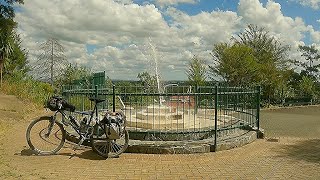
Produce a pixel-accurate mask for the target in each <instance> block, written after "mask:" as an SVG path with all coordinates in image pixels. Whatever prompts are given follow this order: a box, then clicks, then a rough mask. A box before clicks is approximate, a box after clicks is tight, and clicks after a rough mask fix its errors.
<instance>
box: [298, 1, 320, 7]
mask: <svg viewBox="0 0 320 180" xmlns="http://www.w3.org/2000/svg"><path fill="white" fill-rule="evenodd" d="M295 1H297V2H299V3H300V4H302V5H304V6H309V7H311V8H313V9H319V8H320V0H295Z"/></svg>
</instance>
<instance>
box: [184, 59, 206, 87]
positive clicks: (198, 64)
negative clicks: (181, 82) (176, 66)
mask: <svg viewBox="0 0 320 180" xmlns="http://www.w3.org/2000/svg"><path fill="white" fill-rule="evenodd" d="M186 74H187V76H188V79H189V84H190V85H194V86H204V85H205V84H206V79H207V65H206V63H205V62H204V60H202V59H199V58H198V57H197V56H193V58H192V59H191V60H190V62H189V66H188V69H187V70H186Z"/></svg>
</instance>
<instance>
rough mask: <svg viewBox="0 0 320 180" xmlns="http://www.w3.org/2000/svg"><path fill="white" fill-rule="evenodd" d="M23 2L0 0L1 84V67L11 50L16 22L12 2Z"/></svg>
mask: <svg viewBox="0 0 320 180" xmlns="http://www.w3.org/2000/svg"><path fill="white" fill-rule="evenodd" d="M15 3H19V4H23V0H3V1H1V2H0V24H1V27H0V85H2V79H3V77H2V76H3V69H4V64H5V62H6V61H8V60H9V56H10V55H11V54H12V52H13V43H14V39H13V33H14V32H13V30H14V28H15V27H16V22H14V20H13V18H14V17H15V13H14V8H13V7H12V6H13V4H15Z"/></svg>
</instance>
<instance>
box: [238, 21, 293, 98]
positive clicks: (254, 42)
mask: <svg viewBox="0 0 320 180" xmlns="http://www.w3.org/2000/svg"><path fill="white" fill-rule="evenodd" d="M232 39H233V41H234V42H235V43H236V44H243V45H246V46H248V47H250V48H251V49H252V51H253V56H254V59H255V61H256V62H257V63H258V68H257V70H258V71H259V73H257V74H256V82H257V83H259V84H261V85H262V87H263V96H264V98H265V99H268V100H269V104H270V99H271V98H272V96H273V95H274V93H275V90H276V89H277V88H279V87H281V86H282V83H284V82H287V81H286V80H285V79H286V78H288V76H287V74H288V73H287V72H288V71H289V70H290V68H289V65H290V64H289V62H290V59H288V52H289V49H290V48H289V46H288V45H283V44H281V42H280V41H279V40H278V39H276V38H275V37H274V36H272V35H270V34H269V32H268V31H266V30H265V29H264V28H261V27H258V26H256V25H249V26H248V28H247V29H245V31H244V32H242V33H240V34H238V36H237V37H233V38H232Z"/></svg>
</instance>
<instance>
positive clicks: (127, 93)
mask: <svg viewBox="0 0 320 180" xmlns="http://www.w3.org/2000/svg"><path fill="white" fill-rule="evenodd" d="M62 92H63V96H64V97H66V98H67V100H68V101H69V102H71V103H72V104H74V105H75V106H76V108H77V109H78V110H81V111H89V110H92V108H93V104H92V103H91V101H89V99H88V97H92V96H94V97H98V98H103V99H106V101H105V102H104V103H102V104H100V105H99V109H100V111H101V115H103V113H104V111H106V110H112V111H118V110H122V111H123V112H124V113H125V115H126V117H127V128H128V129H129V132H130V138H132V139H142V140H200V139H206V138H214V139H215V142H217V141H216V140H217V138H219V137H220V136H227V135H228V134H230V133H232V132H235V131H237V130H238V129H244V128H247V127H257V128H258V129H259V111H260V87H227V86H207V87H191V86H176V85H167V86H165V87H164V89H163V90H162V92H157V90H156V89H155V88H150V87H140V86H127V87H118V86H117V87H116V86H113V88H104V87H99V86H96V87H95V89H81V88H77V87H75V86H64V88H63V91H62Z"/></svg>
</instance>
